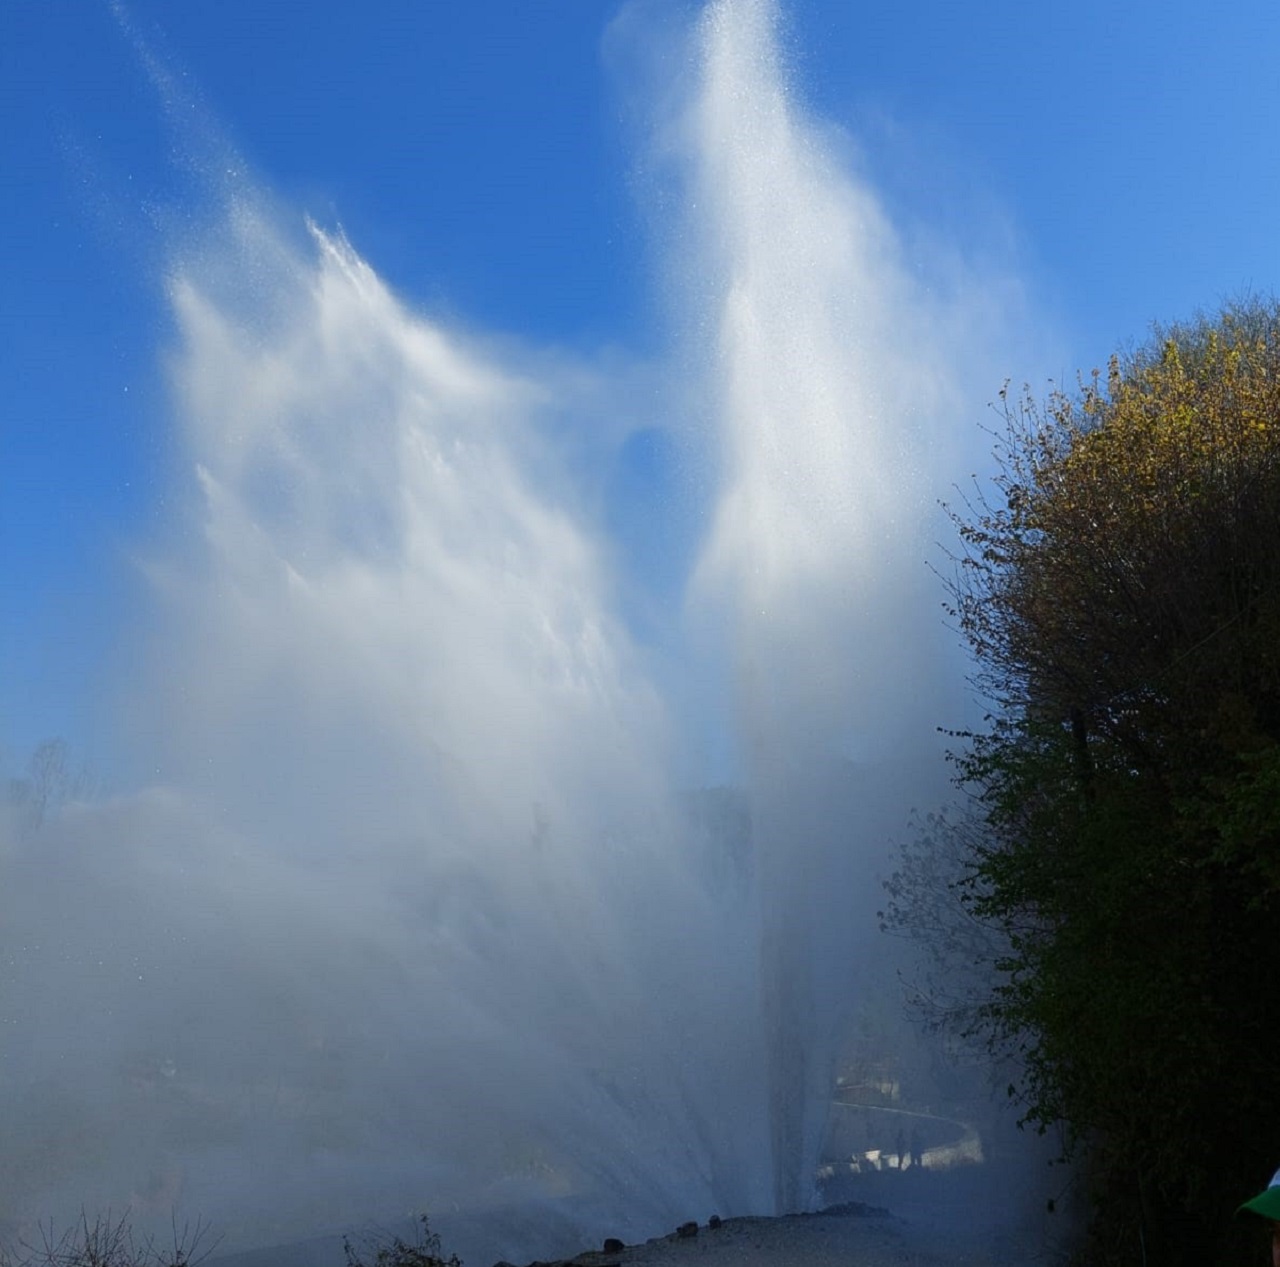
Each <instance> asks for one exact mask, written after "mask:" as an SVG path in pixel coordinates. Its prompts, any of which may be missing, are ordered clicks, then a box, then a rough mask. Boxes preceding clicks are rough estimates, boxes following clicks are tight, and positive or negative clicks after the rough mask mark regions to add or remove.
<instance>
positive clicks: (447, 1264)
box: [342, 1214, 462, 1267]
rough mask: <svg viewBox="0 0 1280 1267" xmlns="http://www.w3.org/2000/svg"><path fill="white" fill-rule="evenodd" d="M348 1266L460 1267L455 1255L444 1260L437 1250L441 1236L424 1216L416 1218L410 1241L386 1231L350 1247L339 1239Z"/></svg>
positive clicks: (347, 1242)
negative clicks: (414, 1232) (415, 1227)
mask: <svg viewBox="0 0 1280 1267" xmlns="http://www.w3.org/2000/svg"><path fill="white" fill-rule="evenodd" d="M342 1248H343V1250H344V1251H345V1253H346V1255H347V1267H462V1260H461V1259H460V1258H459V1257H458V1256H457V1254H450V1255H449V1256H448V1258H445V1257H444V1256H443V1254H442V1253H441V1251H440V1237H439V1236H438V1235H437V1234H436V1233H435V1232H433V1231H432V1230H431V1225H430V1224H429V1223H428V1221H427V1216H426V1215H425V1214H423V1215H419V1217H418V1228H417V1232H416V1234H415V1236H414V1238H413V1240H412V1241H405V1240H402V1239H401V1238H400V1237H399V1236H389V1235H388V1234H387V1233H385V1232H373V1233H371V1234H369V1235H366V1236H364V1237H362V1238H361V1239H360V1242H359V1243H358V1244H353V1243H352V1241H351V1238H350V1237H347V1236H344V1237H343V1238H342Z"/></svg>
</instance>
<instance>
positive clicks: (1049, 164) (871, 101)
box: [0, 0, 1280, 756]
mask: <svg viewBox="0 0 1280 1267" xmlns="http://www.w3.org/2000/svg"><path fill="white" fill-rule="evenodd" d="M689 11H690V6H687V5H685V6H680V5H675V4H671V5H668V6H667V7H666V9H665V10H663V9H662V8H661V7H655V8H654V10H653V13H652V14H651V15H650V20H651V21H653V22H655V23H657V24H658V25H659V26H661V24H662V23H663V21H664V20H670V21H672V22H674V21H677V20H679V19H680V17H681V15H682V14H687V13H688V12H689ZM785 11H786V15H787V25H788V37H787V42H788V49H789V53H790V57H791V61H792V64H793V67H794V70H795V74H796V77H797V86H798V91H799V93H800V95H801V96H802V97H803V99H804V100H805V101H807V103H808V104H809V105H810V106H811V108H812V109H813V110H814V111H815V112H816V113H817V114H818V115H820V116H822V117H824V118H826V119H828V120H830V121H831V122H832V123H833V124H835V125H837V126H839V127H842V128H844V129H846V130H847V131H848V133H849V134H850V135H851V136H852V138H853V140H854V144H855V145H856V146H857V147H858V148H859V149H860V150H861V152H862V154H863V159H864V162H865V164H866V166H867V168H868V170H869V171H870V172H871V173H872V176H873V178H874V180H875V182H876V184H877V186H878V188H879V189H880V192H881V194H882V196H883V197H884V198H885V199H886V201H887V203H888V205H889V207H890V208H891V211H892V213H893V215H894V216H895V217H896V218H898V219H900V220H901V221H903V222H914V223H918V224H924V225H926V226H929V227H931V228H932V229H934V230H935V231H936V232H937V233H939V234H941V235H942V236H943V237H948V238H951V239H953V240H954V241H955V243H956V244H957V246H958V247H959V249H960V250H961V251H964V252H969V253H980V252H982V251H984V250H988V249H991V250H998V251H999V252H1001V253H1003V254H1005V255H1009V254H1012V256H1013V258H1014V259H1015V261H1016V264H1017V267H1018V269H1019V271H1020V273H1021V274H1022V276H1023V277H1024V278H1025V280H1026V281H1027V284H1028V286H1029V287H1030V289H1031V291H1032V293H1033V295H1034V297H1035V301H1036V305H1037V310H1038V311H1041V312H1043V313H1045V314H1047V315H1046V320H1048V321H1052V323H1053V324H1054V326H1055V328H1056V330H1057V332H1058V334H1059V335H1060V336H1061V338H1062V341H1063V344H1064V346H1065V347H1066V348H1067V349H1068V352H1069V356H1070V358H1071V360H1070V362H1069V363H1068V364H1064V365H1063V366H1061V367H1060V368H1061V371H1062V372H1063V373H1065V374H1068V375H1069V374H1071V373H1072V372H1073V371H1074V370H1075V369H1076V368H1088V367H1090V366H1092V365H1095V364H1098V363H1101V362H1102V361H1103V360H1104V359H1105V356H1106V355H1107V353H1108V351H1109V350H1110V349H1112V348H1113V347H1114V346H1115V345H1116V344H1117V343H1120V342H1123V341H1125V340H1128V339H1131V338H1140V337H1141V336H1142V335H1143V333H1144V331H1145V330H1146V328H1147V326H1148V324H1149V323H1150V321H1151V320H1153V319H1156V318H1162V319H1171V318H1177V317H1180V316H1185V315H1188V314H1190V313H1191V312H1193V311H1194V310H1195V309H1196V308H1198V307H1213V306H1214V305H1215V304H1217V303H1218V302H1219V301H1220V300H1221V299H1223V298H1224V297H1229V296H1232V295H1236V294H1239V293H1240V292H1242V291H1244V290H1252V291H1254V292H1257V293H1262V294H1270V293H1271V292H1273V291H1274V290H1276V289H1277V287H1278V286H1280V278H1278V274H1280V247H1278V245H1277V242H1278V240H1277V236H1276V231H1275V220H1276V208H1277V206H1278V205H1280V152H1278V146H1280V142H1278V141H1277V138H1280V92H1278V91H1277V88H1276V77H1275V66H1276V63H1277V57H1278V56H1280V7H1278V6H1276V5H1275V4H1274V3H1272V2H1271V0H1247V2H1244V3H1239V4H1236V5H1233V6H1232V7H1231V9H1230V10H1229V11H1223V10H1221V9H1215V8H1214V7H1213V6H1209V5H1204V4H1191V3H1181V2H1180V3H1173V4H1170V3H1161V4H1155V3H1151V2H1149V0H1142V2H1138V3H1132V4H1126V5H1114V4H1112V3H1101V2H1100V0H1098V2H1093V0H1091V2H1089V3H1075V4H1072V5H1069V6H1068V5H1026V4H1023V3H1012V2H1011V0H995V2H992V3H984V4H979V5H957V4H955V3H952V2H951V0H945V2H944V0H921V2H920V3H915V4H903V5H888V4H877V5H865V6H864V5H852V4H849V3H845V2H841V0H790V3H787V4H786V5H785ZM615 14H616V7H615V6H614V5H612V4H609V3H605V2H604V0H550V2H549V3H546V4H483V3H481V4H459V3H454V4H445V3H438V2H425V3H424V2H423V0H370V2H369V3H368V4H364V5H359V6H353V5H350V4H333V3H326V2H325V0H320V2H318V3H315V2H313V3H310V4H307V5H301V4H296V3H293V2H292V0H273V2H271V3H266V4H263V3H261V0H255V2H253V3H250V2H249V0H183V2H182V3H180V4H174V3H165V2H163V0H131V3H129V5H128V7H127V22H128V23H129V24H131V26H132V28H133V29H134V31H135V32H136V33H137V34H138V35H139V36H140V37H141V38H142V39H143V40H144V41H146V42H147V43H148V45H149V46H150V47H151V48H152V50H153V51H154V52H155V53H156V54H157V55H158V57H159V58H160V60H161V63H162V65H163V66H164V67H165V69H166V70H167V71H168V72H169V73H171V74H173V75H174V76H175V77H176V79H177V82H178V83H179V85H180V87H181V91H182V93H184V94H187V96H188V97H189V98H190V100H192V101H195V102H197V103H199V106H200V108H199V109H198V110H196V111H193V112H192V119H191V120H190V121H189V122H188V124H186V125H184V126H191V127H196V128H199V127H202V126H204V125H205V124H206V123H208V122H212V123H213V124H214V125H215V126H216V128H217V129H219V130H220V131H221V133H222V134H223V135H225V137H226V138H227V139H228V140H229V141H230V143H231V145H233V146H234V148H235V150H236V151H237V152H238V153H239V154H240V155H241V156H242V157H243V158H244V160H245V161H246V162H247V164H248V165H249V167H250V169H251V170H252V172H253V173H254V176H255V179H257V180H258V181H260V182H261V183H262V184H264V185H265V186H266V187H267V188H269V189H271V190H272V191H273V192H274V193H275V194H276V195H277V196H278V197H279V198H280V199H281V200H282V201H283V202H284V203H286V204H288V205H289V206H291V207H293V208H296V209H297V210H298V211H299V212H300V213H301V212H307V213H310V214H311V215H313V216H314V217H315V218H316V219H317V220H318V221H319V222H320V223H322V224H325V225H334V224H341V225H342V226H343V227H344V229H345V231H346V232H347V234H348V236H349V237H350V239H351V241H352V242H353V243H354V244H355V246H356V247H357V248H358V249H359V250H360V251H361V252H362V254H364V255H365V257H366V258H368V259H369V260H370V261H371V262H372V264H373V265H374V266H375V267H376V268H377V269H378V270H379V271H380V273H381V274H382V275H383V276H384V277H385V278H387V279H388V281H389V282H390V284H391V285H392V286H393V287H395V288H396V289H397V291H398V292H399V293H401V294H402V295H405V296H408V297H409V298H410V299H411V300H414V301H416V302H419V303H421V304H424V305H425V306H427V307H428V308H430V309H431V310H432V311H435V312H448V313H452V314H455V315H457V316H458V317H459V318H461V319H462V320H463V321H464V322H466V323H468V324H471V325H473V326H476V327H479V328H483V329H487V330H497V331H510V332H513V333H517V334H519V335H520V336H521V337H523V338H526V339H531V340H534V341H537V342H541V343H544V344H550V345H555V346H564V347H568V348H571V349H586V350H594V349H598V348H600V347H602V346H608V345H616V346H619V347H622V348H625V349H627V350H628V351H629V352H630V353H632V354H640V355H643V354H645V353H646V351H647V350H648V349H649V348H651V347H652V346H654V345H655V344H656V343H657V342H659V341H660V340H661V339H662V337H663V336H662V328H661V322H660V320H659V318H658V316H657V312H656V309H657V307H658V305H657V304H656V302H655V293H654V292H655V287H654V285H653V284H652V282H651V280H650V277H651V268H650V264H651V254H652V251H651V244H650V240H649V238H648V237H647V236H646V227H645V226H646V215H647V214H649V212H648V211H646V210H645V209H644V208H642V207H640V206H638V205H637V201H636V198H635V196H634V186H635V181H634V165H635V160H636V156H635V153H634V151H633V148H632V132H631V130H630V129H629V128H628V126H626V124H625V122H624V118H625V116H626V114H627V111H626V108H625V104H624V101H623V98H622V94H621V93H620V90H619V87H618V84H617V82H616V80H615V78H614V77H613V76H612V74H611V70H610V66H609V59H608V57H607V56H606V51H605V50H606V39H605V34H606V30H607V28H608V25H609V23H610V21H611V19H612V18H613V17H614V16H615ZM664 15H665V16H664ZM0 120H2V121H3V126H2V127H0V184H2V188H3V199H2V200H0V223H2V225H3V234H0V253H2V262H0V276H3V289H2V291H0V296H2V298H0V322H2V323H3V325H2V332H0V338H2V340H3V341H2V344H0V346H2V347H3V354H2V355H0V593H3V596H4V597H3V604H4V608H3V621H2V624H0V750H4V749H7V750H8V751H9V753H10V755H11V756H14V755H18V754H20V753H21V751H22V750H24V749H26V748H29V747H30V746H31V745H32V744H33V743H34V742H35V741H37V740H38V739H39V738H40V737H42V736H44V735H48V734H64V735H66V736H67V737H69V738H71V739H72V740H73V741H76V740H78V739H79V738H80V737H81V736H82V735H84V734H86V733H90V732H92V730H93V722H92V718H91V717H90V716H89V715H88V711H87V710H88V709H89V706H90V701H92V700H93V698H94V683H95V682H96V681H97V680H98V678H99V676H100V675H101V673H102V671H103V665H104V663H105V662H106V661H108V660H109V659H110V658H111V657H113V656H117V655H118V654H119V649H120V647H121V645H122V644H124V645H127V643H128V641H129V619H130V616H129V612H128V609H127V603H126V602H125V601H124V599H122V597H121V596H122V595H127V594H128V592H129V591H128V588H127V585H122V578H123V577H124V576H125V574H126V573H127V572H128V569H129V564H128V562H127V560H128V556H129V551H130V546H131V543H132V542H134V541H135V540H137V539H139V538H140V537H143V536H145V535H146V533H147V531H148V525H150V524H151V523H153V522H154V521H155V519H156V518H157V517H158V516H162V515H163V514H164V505H163V498H164V496H165V489H166V478H167V475H166V473H167V469H168V463H169V461H170V448H169V445H170V440H169V434H168V430H167V426H166V418H165V386H164V377H163V350H164V347H165V342H166V339H167V338H168V337H169V317H168V315H167V313H166V309H165V304H164V302H163V296H162V293H161V284H160V283H161V276H162V269H163V264H164V252H165V242H166V237H167V235H172V233H173V232H174V231H175V228H174V226H175V225H176V226H177V227H178V230H179V231H180V229H181V225H182V222H183V220H184V218H192V219H194V218H198V216H199V215H200V212H201V194H200V188H199V181H198V180H196V179H194V178H193V176H192V173H191V171H190V170H189V168H188V167H187V166H186V165H185V159H186V154H185V152H184V147H185V146H186V144H187V140H190V138H189V137H188V138H187V140H184V138H183V134H182V132H181V131H179V132H178V133H176V134H175V132H174V131H173V130H172V129H171V128H169V126H168V125H167V124H166V122H165V119H164V114H163V110H162V109H161V106H160V103H159V101H158V99H157V96H156V93H155V92H154V90H153V87H152V85H151V83H150V82H149V81H148V77H147V75H146V73H145V71H144V70H143V68H142V66H141V64H140V62H139V59H138V56H137V54H136V51H135V47H134V45H133V43H131V41H130V39H128V38H126V36H125V34H124V33H123V32H122V28H121V23H120V21H119V20H118V19H117V16H116V15H115V14H113V12H112V10H111V8H110V6H109V5H108V4H107V3H95V2H92V0H81V2H79V3H75V4H45V3H38V2H37V0H15V2H13V3H9V4H6V5H5V6H4V9H3V13H2V14H0ZM1025 372H1028V367H1025V366H1021V365H1018V364H1016V363H1010V364H1009V365H1008V366H1007V373H1008V374H1009V376H1011V377H1013V378H1015V379H1018V378H1020V377H1022V376H1023V374H1024V373H1025ZM998 385H999V384H998V383H993V384H992V391H993V392H994V390H995V389H996V387H998Z"/></svg>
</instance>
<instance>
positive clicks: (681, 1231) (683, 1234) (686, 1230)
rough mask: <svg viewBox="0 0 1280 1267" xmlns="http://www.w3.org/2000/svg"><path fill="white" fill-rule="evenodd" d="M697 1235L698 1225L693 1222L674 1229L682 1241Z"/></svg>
mask: <svg viewBox="0 0 1280 1267" xmlns="http://www.w3.org/2000/svg"><path fill="white" fill-rule="evenodd" d="M697 1234H698V1225H697V1223H695V1222H694V1221H693V1220H690V1221H689V1222H688V1223H681V1224H680V1226H679V1227H678V1228H676V1235H677V1236H678V1237H679V1238H680V1239H681V1240H682V1241H684V1240H688V1239H689V1238H690V1237H691V1236H697Z"/></svg>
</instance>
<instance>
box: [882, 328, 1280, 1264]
mask: <svg viewBox="0 0 1280 1267" xmlns="http://www.w3.org/2000/svg"><path fill="white" fill-rule="evenodd" d="M1002 401H1003V416H1004V420H1005V423H1006V432H1005V440H1004V442H1003V445H1002V448H1001V450H1000V452H999V456H1000V459H1001V474H1000V478H999V480H998V482H997V487H998V490H999V496H998V497H993V498H991V499H984V498H983V497H981V496H977V497H976V498H975V500H974V501H972V502H970V503H969V504H968V505H966V506H965V507H964V508H963V509H962V511H961V512H959V513H957V514H956V516H955V518H956V522H957V525H958V527H959V530H960V534H961V539H962V541H963V543H964V548H963V552H962V554H961V556H960V557H959V558H958V559H957V560H956V563H957V568H956V574H955V580H954V584H953V586H952V595H953V600H954V602H953V608H952V610H953V614H954V616H955V618H956V620H957V623H958V625H959V627H960V629H961V630H962V632H963V633H964V635H965V636H966V638H967V640H968V641H969V644H970V646H971V647H972V649H973V651H974V653H975V656H976V660H977V664H978V666H979V678H978V680H979V682H980V684H981V685H982V687H983V688H984V689H985V690H986V692H987V693H988V694H989V696H990V697H991V698H992V700H993V701H994V703H995V713H994V716H993V717H992V718H991V719H989V721H990V724H989V727H988V729H987V731H986V732H985V733H984V734H982V735H977V736H972V737H970V742H969V744H968V746H967V748H966V750H965V751H964V752H963V753H962V754H961V755H960V756H959V757H958V758H957V764H958V774H959V781H960V782H961V783H962V784H963V785H964V787H965V788H966V789H967V791H968V793H969V794H970V795H971V796H972V798H973V810H974V822H975V823H976V827H974V828H971V829H969V830H968V833H967V836H966V838H965V845H966V857H965V860H964V863H963V865H962V866H961V867H960V868H959V875H958V878H957V879H956V880H955V882H954V888H953V892H954V894H955V896H957V897H958V898H959V900H960V903H961V905H962V907H963V909H964V911H965V912H966V915H967V917H968V918H970V919H972V920H974V921H976V922H978V923H979V924H980V925H983V926H991V927H994V928H996V929H997V930H998V931H999V934H1000V936H999V937H998V938H996V939H995V940H994V941H993V942H992V943H990V944H991V947H992V949H991V951H990V958H989V966H990V967H991V968H992V969H993V970H994V978H995V985H994V987H993V988H992V989H991V990H990V991H989V992H988V993H987V995H986V996H985V997H984V998H981V999H979V1000H977V1001H974V1002H971V1004H970V1013H969V1015H970V1021H971V1023H972V1024H975V1025H976V1026H977V1027H978V1028H979V1029H981V1030H982V1032H984V1033H985V1035H986V1036H987V1038H988V1040H989V1041H990V1042H992V1043H993V1044H995V1045H996V1046H997V1047H1000V1048H1006V1047H1008V1046H1011V1045H1012V1046H1014V1047H1016V1048H1017V1049H1018V1050H1019V1051H1020V1053H1021V1057H1022V1061H1023V1068H1024V1070H1025V1073H1024V1077H1023V1079H1022V1083H1021V1086H1020V1087H1019V1088H1018V1092H1019V1094H1020V1095H1021V1096H1022V1097H1023V1099H1024V1101H1025V1104H1026V1107H1027V1116H1028V1118H1029V1120H1030V1121H1032V1122H1034V1123H1037V1124H1039V1125H1040V1126H1041V1127H1045V1126H1047V1125H1049V1124H1050V1123H1056V1122H1065V1123H1066V1125H1067V1127H1068V1132H1067V1137H1068V1140H1069V1143H1070V1146H1071V1147H1072V1148H1074V1150H1075V1151H1076V1152H1077V1153H1078V1154H1080V1155H1082V1156H1083V1158H1084V1161H1085V1164H1086V1168H1087V1171H1088V1173H1090V1174H1091V1175H1092V1177H1093V1180H1094V1198H1095V1205H1094V1210H1095V1215H1096V1217H1095V1223H1094V1233H1095V1237H1094V1242H1093V1251H1094V1256H1095V1259H1096V1260H1098V1261H1105V1262H1117V1263H1120V1262H1129V1261H1132V1262H1135V1263H1136V1262H1140V1261H1144V1260H1145V1259H1147V1258H1148V1257H1149V1258H1152V1259H1163V1260H1164V1261H1166V1262H1175V1263H1176V1262H1181V1261H1187V1262H1190V1261H1192V1260H1198V1261H1201V1262H1204V1261H1209V1262H1212V1261H1215V1259H1217V1260H1221V1261H1226V1259H1227V1258H1228V1257H1230V1256H1231V1254H1232V1253H1233V1252H1234V1246H1233V1244H1232V1240H1231V1237H1232V1235H1233V1234H1232V1232H1231V1228H1232V1226H1233V1225H1232V1223H1231V1218H1230V1216H1231V1211H1232V1210H1233V1208H1234V1206H1235V1205H1236V1204H1238V1202H1239V1201H1240V1199H1242V1197H1243V1196H1244V1195H1247V1194H1248V1193H1249V1192H1251V1191H1252V1190H1254V1189H1256V1188H1257V1187H1258V1186H1259V1185H1260V1184H1261V1182H1262V1181H1263V1180H1264V1179H1265V1178H1266V1176H1267V1175H1268V1174H1270V1172H1271V1171H1272V1170H1273V1169H1274V1168H1275V1166H1276V1164H1278V1163H1280V1100H1278V1099H1277V1097H1276V1096H1275V1095H1274V1093H1273V1089H1274V1088H1275V1086H1276V1084H1277V1076H1278V1075H1280V1052H1278V1051H1277V1048H1276V1047H1275V1035H1276V1034H1277V1033H1280V944H1278V943H1277V938H1276V936H1275V933H1276V928H1277V916H1278V915H1280V310H1278V309H1277V308H1276V307H1275V306H1263V305H1259V304H1251V305H1246V306H1243V307H1238V308H1235V309H1232V310H1229V311H1227V312H1226V313H1224V314H1223V315H1222V316H1221V317H1219V318H1218V319H1216V320H1214V321H1200V322H1198V323H1196V324H1194V325H1191V326H1185V327H1175V328H1173V329H1171V330H1168V331H1157V335H1156V338H1155V339H1154V341H1153V342H1152V343H1151V344H1150V345H1149V346H1147V347H1144V348H1142V349H1140V350H1139V351H1138V352H1136V353H1134V354H1132V355H1130V356H1128V357H1126V358H1123V359H1122V358H1115V359H1113V360H1112V362H1111V364H1110V367H1109V369H1108V372H1107V374H1106V375H1105V376H1103V375H1101V374H1098V373H1095V374H1094V375H1093V376H1092V377H1091V379H1089V380H1088V381H1086V382H1084V383H1083V384H1082V385H1081V387H1080V389H1079V391H1078V392H1077V393H1076V394H1074V395H1069V394H1067V393H1064V392H1058V393H1055V394H1054V395H1052V396H1051V397H1050V398H1049V400H1048V401H1047V403H1046V404H1045V405H1043V406H1040V405H1038V404H1036V403H1035V402H1034V401H1033V400H1031V399H1029V398H1027V397H1025V396H1024V398H1023V399H1022V400H1021V401H1020V402H1017V403H1010V401H1009V399H1008V397H1007V396H1002ZM993 503H995V504H993ZM899 879H900V881H902V882H904V883H906V884H907V887H908V889H909V888H910V887H911V883H912V882H911V878H910V874H909V871H905V870H904V871H903V872H900V873H899ZM918 914H919V904H918V903H916V904H915V905H914V906H913V905H912V902H910V901H909V902H907V904H906V906H904V905H903V903H902V902H901V901H900V902H899V906H898V909H897V919H898V920H899V922H900V923H903V922H905V923H907V924H910V923H911V921H912V920H913V919H916V918H917V917H918ZM926 939H927V934H926Z"/></svg>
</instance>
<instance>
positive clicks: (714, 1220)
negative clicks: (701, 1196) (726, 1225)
mask: <svg viewBox="0 0 1280 1267" xmlns="http://www.w3.org/2000/svg"><path fill="white" fill-rule="evenodd" d="M707 1226H708V1227H713V1228H714V1227H719V1226H720V1216H719V1215H718V1214H713V1215H712V1216H711V1217H710V1218H709V1219H708V1220H707Z"/></svg>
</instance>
